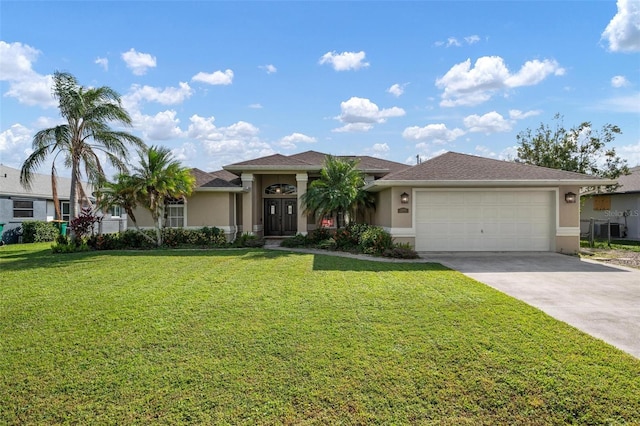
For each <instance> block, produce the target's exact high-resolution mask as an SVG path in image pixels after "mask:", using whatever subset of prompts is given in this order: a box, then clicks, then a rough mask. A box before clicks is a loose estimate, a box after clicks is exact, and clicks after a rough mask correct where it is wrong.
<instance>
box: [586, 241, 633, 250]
mask: <svg viewBox="0 0 640 426" xmlns="http://www.w3.org/2000/svg"><path fill="white" fill-rule="evenodd" d="M580 247H589V241H588V240H580ZM593 248H596V249H603V250H609V249H613V250H628V251H637V252H640V241H631V240H611V245H610V246H609V244H607V242H606V241H594V243H593Z"/></svg>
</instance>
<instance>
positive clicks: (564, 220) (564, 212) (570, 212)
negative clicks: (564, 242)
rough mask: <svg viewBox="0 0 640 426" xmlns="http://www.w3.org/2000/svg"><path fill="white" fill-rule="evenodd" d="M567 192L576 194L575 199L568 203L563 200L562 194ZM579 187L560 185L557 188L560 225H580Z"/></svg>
mask: <svg viewBox="0 0 640 426" xmlns="http://www.w3.org/2000/svg"><path fill="white" fill-rule="evenodd" d="M568 192H573V193H574V194H576V199H577V201H576V202H575V203H572V204H569V203H567V202H566V201H565V200H564V196H565V194H566V193H568ZM578 194H580V187H578V186H561V187H560V188H559V190H558V199H557V201H556V202H557V203H558V213H559V218H558V225H559V226H560V227H569V226H570V227H575V226H580V200H579V199H578V198H579V195H578Z"/></svg>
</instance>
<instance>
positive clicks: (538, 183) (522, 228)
mask: <svg viewBox="0 0 640 426" xmlns="http://www.w3.org/2000/svg"><path fill="white" fill-rule="evenodd" d="M326 156H327V154H324V153H320V152H316V151H307V152H303V153H299V154H295V155H289V156H285V155H281V154H275V155H271V156H267V157H262V158H257V159H254V160H249V161H243V162H239V163H234V164H230V165H227V166H224V167H223V170H220V171H217V172H213V173H207V172H204V171H202V170H197V169H194V170H193V173H194V175H195V177H196V180H197V187H196V189H195V192H194V194H193V195H192V196H191V197H189V198H188V199H187V200H186V202H176V203H175V204H172V205H170V206H169V210H168V220H167V224H168V226H184V227H189V228H191V227H193V228H198V227H202V226H216V227H218V228H221V229H223V230H224V232H225V233H226V235H227V238H228V239H229V240H233V239H235V237H236V236H237V235H239V234H240V233H251V234H255V235H259V236H265V237H271V236H273V237H282V236H289V235H295V234H298V233H300V234H307V233H308V232H310V231H312V230H313V229H315V227H316V221H315V218H313V217H310V216H309V215H307V214H305V213H304V212H303V206H302V203H301V200H300V197H301V196H302V195H303V194H305V193H306V190H307V187H308V185H309V184H310V183H311V182H312V181H313V180H314V179H316V178H317V177H318V176H319V173H320V170H321V169H322V166H323V163H324V160H325V158H326ZM339 158H348V159H357V160H359V165H358V167H359V169H360V170H361V171H362V173H363V174H364V176H365V180H366V182H367V183H366V186H365V189H366V190H367V191H370V192H371V193H373V194H374V195H375V198H376V209H375V212H374V213H373V214H372V215H371V217H370V223H371V224H373V225H379V226H382V227H383V228H385V229H386V230H387V231H389V232H390V233H391V235H392V236H393V237H394V238H395V240H396V241H397V242H407V243H410V244H411V245H412V246H414V247H415V249H416V250H418V251H557V252H564V253H575V252H577V251H578V250H579V244H580V240H579V238H580V211H579V206H580V203H579V194H580V188H581V187H584V186H595V185H609V184H613V183H614V181H609V180H603V179H597V178H595V177H593V176H587V175H583V174H579V173H573V172H566V171H562V170H555V169H548V168H543V167H537V166H531V165H525V164H521V163H516V162H507V161H500V160H493V159H488V158H483V157H476V156H472V155H466V154H458V153H453V152H449V153H446V154H443V155H440V156H438V157H435V158H432V159H430V160H428V161H425V162H423V163H421V164H418V165H415V166H408V165H406V164H401V163H397V162H393V161H387V160H382V159H378V158H374V157H368V156H359V157H339ZM136 218H137V219H138V224H139V225H140V226H143V227H150V226H152V221H151V217H150V215H149V214H148V213H146V214H145V212H143V211H136ZM335 219H336V218H325V220H324V221H323V223H322V226H328V227H332V226H335Z"/></svg>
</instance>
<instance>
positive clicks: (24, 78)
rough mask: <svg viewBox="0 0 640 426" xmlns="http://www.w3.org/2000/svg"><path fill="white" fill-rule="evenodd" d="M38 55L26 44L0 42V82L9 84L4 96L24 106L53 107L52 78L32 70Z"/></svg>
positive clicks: (37, 51)
mask: <svg viewBox="0 0 640 426" xmlns="http://www.w3.org/2000/svg"><path fill="white" fill-rule="evenodd" d="M39 55H40V51H39V50H38V49H35V48H33V47H31V46H28V45H26V44H22V43H6V42H4V41H0V81H7V82H9V89H8V90H7V92H6V93H5V94H4V96H10V97H12V98H16V99H17V100H18V102H20V103H22V104H25V105H39V106H41V107H43V108H47V107H55V106H56V105H57V102H56V101H55V99H54V98H53V96H51V87H52V82H53V78H52V76H51V75H40V74H38V73H36V72H35V71H34V70H33V69H32V66H33V63H34V62H35V61H36V60H37V59H38V56H39Z"/></svg>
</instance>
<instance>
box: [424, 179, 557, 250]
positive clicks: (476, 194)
mask: <svg viewBox="0 0 640 426" xmlns="http://www.w3.org/2000/svg"><path fill="white" fill-rule="evenodd" d="M552 195H553V192H551V191H450V192H446V191H434V192H428V191H424V192H420V191H419V192H416V213H415V217H416V248H417V249H418V250H425V251H429V250H431V251H549V250H551V249H552V238H553V232H552V230H553V229H555V228H554V227H553V226H554V220H553V218H554V217H555V216H554V212H555V209H554V201H553V200H554V197H553V196H552Z"/></svg>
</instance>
